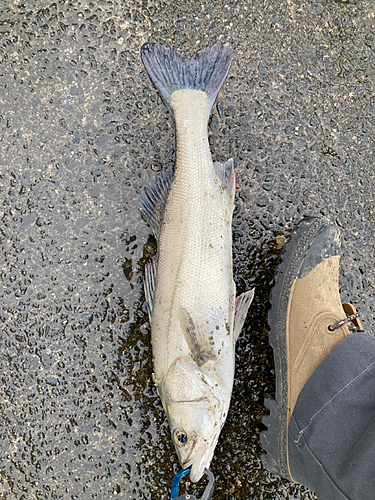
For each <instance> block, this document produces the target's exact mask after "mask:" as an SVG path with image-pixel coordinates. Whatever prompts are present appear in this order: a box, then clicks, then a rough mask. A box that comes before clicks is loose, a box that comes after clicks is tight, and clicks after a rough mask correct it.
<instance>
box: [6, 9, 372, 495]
mask: <svg viewBox="0 0 375 500" xmlns="http://www.w3.org/2000/svg"><path fill="white" fill-rule="evenodd" d="M150 38H153V39H155V40H158V41H161V42H164V43H167V44H170V45H173V46H175V47H178V48H180V49H181V50H183V51H185V52H186V53H188V54H193V52H194V51H195V50H196V49H198V48H200V47H203V46H206V45H211V44H213V43H215V42H217V41H219V42H229V43H230V44H231V46H232V48H233V53H234V60H233V64H232V67H231V70H230V73H229V76H228V78H227V80H226V83H225V85H224V86H223V88H222V91H221V93H220V96H219V99H218V102H217V105H216V107H215V109H214V114H213V116H212V119H211V121H210V128H209V130H210V144H211V147H212V153H213V157H214V159H215V160H226V159H227V158H229V157H233V158H234V160H235V165H236V174H237V182H238V184H239V189H238V192H237V196H236V210H235V215H234V222H233V233H234V268H235V281H236V283H237V287H238V292H239V293H240V292H242V291H244V290H245V289H247V288H248V287H250V286H255V287H256V299H255V302H254V305H253V306H252V307H251V311H250V314H249V316H248V319H247V322H246V325H245V329H244V332H243V333H242V335H241V338H240V340H239V342H238V348H237V358H238V360H237V361H238V365H237V366H238V368H237V372H236V380H235V387H234V392H233V398H232V406H231V410H230V413H229V416H228V420H227V424H226V425H225V427H224V430H223V433H222V436H221V439H220V442H219V444H218V447H217V450H216V454H215V458H214V460H213V463H212V471H213V472H214V474H215V476H216V478H217V486H216V490H215V495H214V498H215V500H224V499H229V500H234V499H249V498H252V499H259V500H260V499H264V500H265V499H272V500H274V499H282V498H298V499H302V498H310V499H313V498H314V495H313V494H312V493H311V492H308V491H307V490H306V489H305V488H304V487H300V486H292V485H290V484H289V483H287V482H286V481H284V480H282V479H280V478H278V477H276V476H273V475H272V474H269V473H268V472H266V471H264V470H263V469H262V466H261V462H260V446H259V432H260V430H261V429H262V425H261V423H260V421H261V417H262V415H263V414H264V413H265V411H266V410H265V408H264V406H263V401H264V395H265V394H267V393H269V392H272V390H273V389H274V378H273V371H272V370H273V361H272V353H271V350H270V347H269V344H268V340H267V328H268V325H267V310H268V308H269V302H268V296H269V291H270V287H271V285H272V279H273V273H274V270H275V267H276V265H277V262H278V259H279V254H280V248H281V247H282V245H283V243H284V241H285V237H287V236H288V234H289V232H290V230H291V228H292V227H293V226H294V225H295V223H296V222H298V220H299V219H300V218H301V217H302V216H303V215H314V214H315V215H319V214H324V215H326V216H327V217H328V218H330V219H331V220H332V221H334V222H335V223H336V224H338V225H340V226H341V227H342V229H343V259H342V271H341V277H340V278H341V295H342V299H343V300H351V301H352V302H353V303H354V304H355V305H356V306H357V307H358V308H359V309H360V311H361V313H362V318H363V323H364V325H365V327H366V328H368V329H369V330H371V329H372V328H373V324H374V311H375V308H374V286H375V276H374V238H375V217H374V198H375V197H374V188H375V180H374V147H375V146H374V137H375V134H374V122H375V115H374V101H375V88H374V81H375V79H374V68H375V57H374V50H375V14H374V4H373V2H372V0H367V1H361V0H358V1H333V0H324V1H322V0H319V1H315V0H311V1H302V0H281V1H279V0H269V1H266V2H265V1H262V0H254V1H248V0H246V1H238V0H232V1H230V0H228V1H226V2H225V1H221V0H219V1H217V2H195V1H182V2H177V3H175V2H172V1H168V0H167V1H161V0H155V1H152V0H140V1H135V0H128V1H124V2H120V1H115V0H114V1H111V0H102V1H99V0H96V1H94V0H93V1H89V0H82V1H73V0H72V1H66V0H58V1H56V2H51V1H43V0H39V1H36V0H34V1H32V0H30V1H28V0H25V1H22V0H20V1H16V0H9V1H3V2H1V7H0V61H1V63H0V193H1V205H0V217H1V222H0V240H1V253H0V260H1V274H0V277H1V302H0V320H1V321H0V325H1V333H0V391H1V397H0V498H1V499H2V500H3V499H17V500H21V499H22V500H32V499H38V500H40V499H64V500H65V499H85V500H86V499H87V500H88V499H92V498H97V499H112V498H113V499H114V498H123V499H126V500H128V499H129V500H131V499H141V498H144V499H162V498H163V499H165V498H168V493H169V491H170V485H171V481H172V478H173V475H174V473H175V472H176V471H177V470H178V469H179V467H178V463H177V459H176V456H175V454H174V451H173V446H172V443H171V440H170V436H169V430H168V426H167V423H166V420H165V417H164V413H163V410H162V407H161V405H160V403H159V400H158V398H157V395H156V391H155V388H154V387H153V384H152V381H151V373H152V363H151V349H150V336H149V325H148V322H147V317H146V315H145V309H144V296H143V285H142V272H143V268H144V263H145V259H147V258H149V257H150V256H151V255H153V253H154V252H155V242H154V240H153V238H152V237H150V230H149V228H148V227H147V225H146V224H145V223H144V221H143V220H142V219H141V217H140V215H139V213H138V211H137V208H136V205H135V200H136V198H137V196H138V193H139V191H140V189H141V186H142V185H143V184H145V183H149V182H150V178H151V179H152V178H154V177H155V176H156V175H157V173H158V172H159V171H161V170H164V169H166V168H168V167H169V166H171V165H173V162H174V126H173V123H172V120H171V117H170V114H169V112H168V111H167V109H166V107H165V106H164V104H162V103H161V101H160V99H159V98H158V95H157V92H156V91H155V89H154V88H153V86H152V84H151V83H150V81H149V79H148V77H147V75H146V74H145V71H144V69H143V67H142V64H141V61H140V47H141V45H142V43H143V42H145V41H147V40H149V39H150ZM189 491H193V490H192V489H191V488H190V490H189ZM200 491H201V485H200V486H199V487H198V491H197V496H198V497H199V495H200V493H199V492H200Z"/></svg>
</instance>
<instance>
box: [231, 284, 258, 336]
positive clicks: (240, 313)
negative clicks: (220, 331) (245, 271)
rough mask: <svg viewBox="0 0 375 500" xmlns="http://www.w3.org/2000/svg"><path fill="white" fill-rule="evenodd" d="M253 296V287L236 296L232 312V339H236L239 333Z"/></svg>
mask: <svg viewBox="0 0 375 500" xmlns="http://www.w3.org/2000/svg"><path fill="white" fill-rule="evenodd" d="M253 298H254V288H253V289H252V290H248V291H247V292H245V293H242V294H241V295H239V296H238V297H237V298H236V304H235V309H236V311H235V313H234V324H233V335H234V341H235V342H237V339H238V337H239V335H240V333H241V330H242V327H243V324H244V323H245V319H246V316H247V311H248V310H249V307H250V304H251V302H252V300H253Z"/></svg>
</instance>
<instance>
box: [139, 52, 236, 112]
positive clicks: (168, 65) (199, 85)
mask: <svg viewBox="0 0 375 500" xmlns="http://www.w3.org/2000/svg"><path fill="white" fill-rule="evenodd" d="M141 54H142V61H143V64H144V65H145V68H146V70H147V72H148V74H149V75H150V78H151V80H152V81H153V83H154V84H155V86H156V88H157V89H158V90H159V92H160V93H161V96H162V98H163V99H164V101H165V102H166V104H167V105H168V106H169V104H170V100H171V95H172V94H173V92H174V91H175V90H181V89H196V90H202V91H203V92H205V93H206V94H207V97H208V101H209V103H210V109H211V107H212V106H213V104H214V102H215V99H216V97H217V94H218V92H219V90H220V87H221V85H222V84H223V81H224V80H225V77H226V75H227V73H228V70H229V66H230V63H231V60H232V51H231V48H230V46H229V45H228V44H225V45H220V44H219V43H217V44H215V45H214V46H213V47H207V48H204V49H202V50H200V51H199V52H197V53H196V54H195V56H193V57H191V58H188V57H186V56H184V55H182V54H180V52H178V51H177V50H173V49H170V48H169V47H166V46H165V45H161V44H159V43H156V42H148V43H145V44H144V45H143V46H142V49H141Z"/></svg>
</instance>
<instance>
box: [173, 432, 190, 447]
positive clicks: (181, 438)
mask: <svg viewBox="0 0 375 500" xmlns="http://www.w3.org/2000/svg"><path fill="white" fill-rule="evenodd" d="M187 438H188V437H187V434H186V432H185V431H183V430H182V429H177V430H176V431H174V439H175V441H176V442H177V444H185V443H186V441H187Z"/></svg>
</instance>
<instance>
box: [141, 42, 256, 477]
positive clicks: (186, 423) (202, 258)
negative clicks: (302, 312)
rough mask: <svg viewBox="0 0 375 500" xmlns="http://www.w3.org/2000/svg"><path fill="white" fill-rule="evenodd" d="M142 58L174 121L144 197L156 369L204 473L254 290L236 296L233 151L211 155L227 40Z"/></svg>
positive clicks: (145, 53) (149, 46)
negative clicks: (172, 138)
mask: <svg viewBox="0 0 375 500" xmlns="http://www.w3.org/2000/svg"><path fill="white" fill-rule="evenodd" d="M142 60H143V63H144V65H145V67H146V69H147V72H148V74H149V76H150V78H151V80H152V81H153V83H154V84H155V86H156V87H157V89H158V90H159V92H160V94H161V96H162V98H163V100H164V102H165V103H166V104H167V106H168V107H169V109H170V110H171V112H172V115H173V116H174V119H175V123H176V132H177V133H176V137H177V148H176V168H175V172H174V175H171V174H164V175H162V176H160V177H159V178H158V179H157V180H156V182H155V183H154V184H153V185H152V186H151V187H148V188H145V190H144V192H143V195H142V198H141V211H142V213H143V216H144V218H145V220H146V221H147V222H148V223H149V225H150V226H151V228H152V230H153V232H154V235H155V237H156V240H157V244H158V253H157V256H156V257H154V260H153V261H152V262H151V263H149V264H148V265H147V266H146V271H145V295H146V299H147V301H148V307H149V316H150V324H151V336H152V351H153V362H154V379H155V383H156V387H157V391H158V394H159V396H160V398H161V401H162V403H163V407H164V410H165V412H166V414H167V418H168V422H169V425H170V429H171V434H172V440H173V442H174V445H175V448H176V452H177V455H178V458H179V460H180V463H181V465H182V467H183V468H191V472H190V479H191V481H193V482H196V481H198V480H199V479H200V478H201V477H202V475H203V472H204V469H205V468H209V466H210V463H211V460H212V457H213V454H214V450H215V447H216V444H217V441H218V438H219V434H220V432H221V429H222V427H223V425H224V422H225V419H226V417H227V413H228V409H229V403H230V398H231V393H232V386H233V378H234V368H235V342H236V340H237V337H238V335H239V333H240V331H241V328H242V326H243V323H244V321H245V318H246V315H247V311H248V308H249V306H250V303H251V301H252V298H253V294H254V293H253V290H250V291H248V292H245V293H244V294H242V295H240V296H239V297H237V299H236V287H235V283H234V281H233V271H232V234H231V223H232V213H233V208H234V195H235V186H236V182H235V174H234V168H233V167H234V166H233V160H232V159H230V160H228V161H227V162H226V163H213V161H212V159H211V153H210V148H209V144H208V135H207V122H208V118H209V115H210V112H211V108H212V106H213V104H214V102H215V100H216V97H217V94H218V92H219V89H220V87H221V85H222V83H223V81H224V79H225V77H226V75H227V72H228V70H229V66H230V63H231V49H230V47H229V45H224V46H222V45H219V44H216V45H214V46H213V47H211V48H206V49H203V50H201V51H200V52H198V53H197V54H196V55H195V56H194V57H193V58H187V57H185V56H183V55H181V54H180V53H179V52H177V51H175V50H172V49H169V48H168V47H166V46H164V45H160V44H158V43H153V42H150V43H146V44H144V45H143V46H142Z"/></svg>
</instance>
